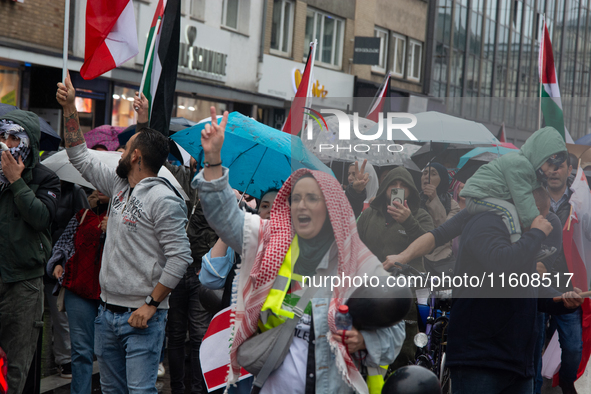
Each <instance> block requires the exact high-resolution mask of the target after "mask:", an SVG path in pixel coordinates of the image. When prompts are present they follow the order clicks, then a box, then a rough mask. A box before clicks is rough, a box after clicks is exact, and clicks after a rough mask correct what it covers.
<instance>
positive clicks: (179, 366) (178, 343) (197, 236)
mask: <svg viewBox="0 0 591 394" xmlns="http://www.w3.org/2000/svg"><path fill="white" fill-rule="evenodd" d="M133 106H134V108H135V109H136V111H137V113H138V119H137V120H138V123H137V130H138V131H140V130H143V129H145V128H147V127H148V121H149V117H148V99H146V96H144V95H143V93H142V98H141V99H140V97H139V93H136V97H135V101H134V104H133ZM164 165H165V166H166V168H168V170H169V171H170V172H171V173H172V174H173V175H174V177H175V178H176V180H177V181H178V182H179V184H180V185H181V186H182V187H183V190H184V191H185V193H187V196H189V201H187V209H188V212H189V215H188V220H189V225H188V227H187V236H188V237H189V242H190V244H191V257H192V261H191V264H190V265H189V267H188V268H187V272H186V273H185V275H184V276H183V278H182V279H181V281H180V282H179V283H178V285H177V286H176V288H174V289H173V290H172V292H171V293H170V299H169V306H170V309H169V311H168V323H167V325H166V333H167V335H168V363H169V367H170V370H169V372H170V388H171V390H172V394H180V393H184V392H185V339H186V337H187V330H188V331H189V340H190V342H191V351H190V353H191V355H190V357H191V379H190V381H191V393H193V394H196V393H206V392H207V389H206V387H205V382H204V380H203V373H202V372H201V363H200V362H199V348H200V347H201V341H202V340H203V336H204V335H205V333H206V332H207V327H208V326H209V322H210V321H211V319H212V317H213V316H212V314H211V313H209V312H208V311H206V310H205V308H204V307H203V305H202V303H201V302H200V301H199V294H200V293H201V291H202V287H201V282H200V281H199V276H198V274H199V271H200V270H201V258H202V257H203V255H204V254H206V253H207V252H208V251H209V249H210V248H211V247H213V245H214V244H215V242H216V240H217V239H218V236H217V234H216V233H215V231H213V229H212V228H211V227H210V226H209V223H207V220H206V219H205V215H204V214H203V209H202V208H201V203H200V202H199V196H198V193H197V189H193V188H192V187H191V181H192V180H193V177H194V176H195V173H196V172H197V170H198V163H197V160H195V159H194V158H192V157H191V160H190V167H189V168H187V167H185V166H184V165H180V166H175V165H172V164H170V163H165V164H164ZM160 372H161V373H163V372H164V366H163V365H160Z"/></svg>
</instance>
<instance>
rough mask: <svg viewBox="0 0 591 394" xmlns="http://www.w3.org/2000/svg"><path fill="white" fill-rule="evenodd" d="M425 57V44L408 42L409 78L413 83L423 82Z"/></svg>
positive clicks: (413, 41)
mask: <svg viewBox="0 0 591 394" xmlns="http://www.w3.org/2000/svg"><path fill="white" fill-rule="evenodd" d="M422 55H423V43H421V42H419V41H416V40H412V39H411V40H409V41H408V76H407V78H408V79H410V80H412V81H420V80H421V61H422Z"/></svg>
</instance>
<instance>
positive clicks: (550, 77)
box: [539, 21, 575, 144]
mask: <svg viewBox="0 0 591 394" xmlns="http://www.w3.org/2000/svg"><path fill="white" fill-rule="evenodd" d="M539 73H540V80H541V85H542V86H541V90H542V91H541V93H540V96H541V107H542V114H544V121H545V123H546V126H552V127H554V128H555V129H556V130H558V132H559V133H560V134H561V135H562V138H564V140H565V141H566V142H567V143H570V144H574V143H575V142H574V141H573V138H572V137H571V136H570V133H569V132H568V130H567V129H566V126H565V125H564V114H563V112H562V101H561V100H560V89H559V87H558V75H557V74H556V68H555V67H554V55H553V53H552V42H551V41H550V33H548V26H546V21H544V31H543V32H542V39H541V40H540V56H539Z"/></svg>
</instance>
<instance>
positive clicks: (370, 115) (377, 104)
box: [365, 73, 390, 123]
mask: <svg viewBox="0 0 591 394" xmlns="http://www.w3.org/2000/svg"><path fill="white" fill-rule="evenodd" d="M389 96H390V73H388V75H386V77H385V78H384V81H383V82H382V85H381V86H380V89H379V90H378V93H377V94H376V97H375V98H374V101H373V103H372V105H371V106H370V108H369V110H368V111H367V115H365V117H366V118H367V119H369V120H373V121H374V122H376V123H377V122H379V121H380V112H382V113H383V110H384V103H385V102H386V98H387V97H389Z"/></svg>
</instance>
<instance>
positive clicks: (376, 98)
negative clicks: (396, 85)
mask: <svg viewBox="0 0 591 394" xmlns="http://www.w3.org/2000/svg"><path fill="white" fill-rule="evenodd" d="M389 77H390V72H387V73H386V76H385V77H384V79H383V80H382V83H381V84H380V88H384V86H385V84H386V80H387V79H388V78H389ZM380 88H378V91H377V92H376V95H375V96H374V97H373V100H372V102H371V104H370V105H369V108H368V110H367V114H365V117H366V118H367V116H368V115H369V114H370V113H371V110H372V109H373V106H374V104H375V103H376V101H377V100H379V99H380V96H381V93H382V89H380Z"/></svg>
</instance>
